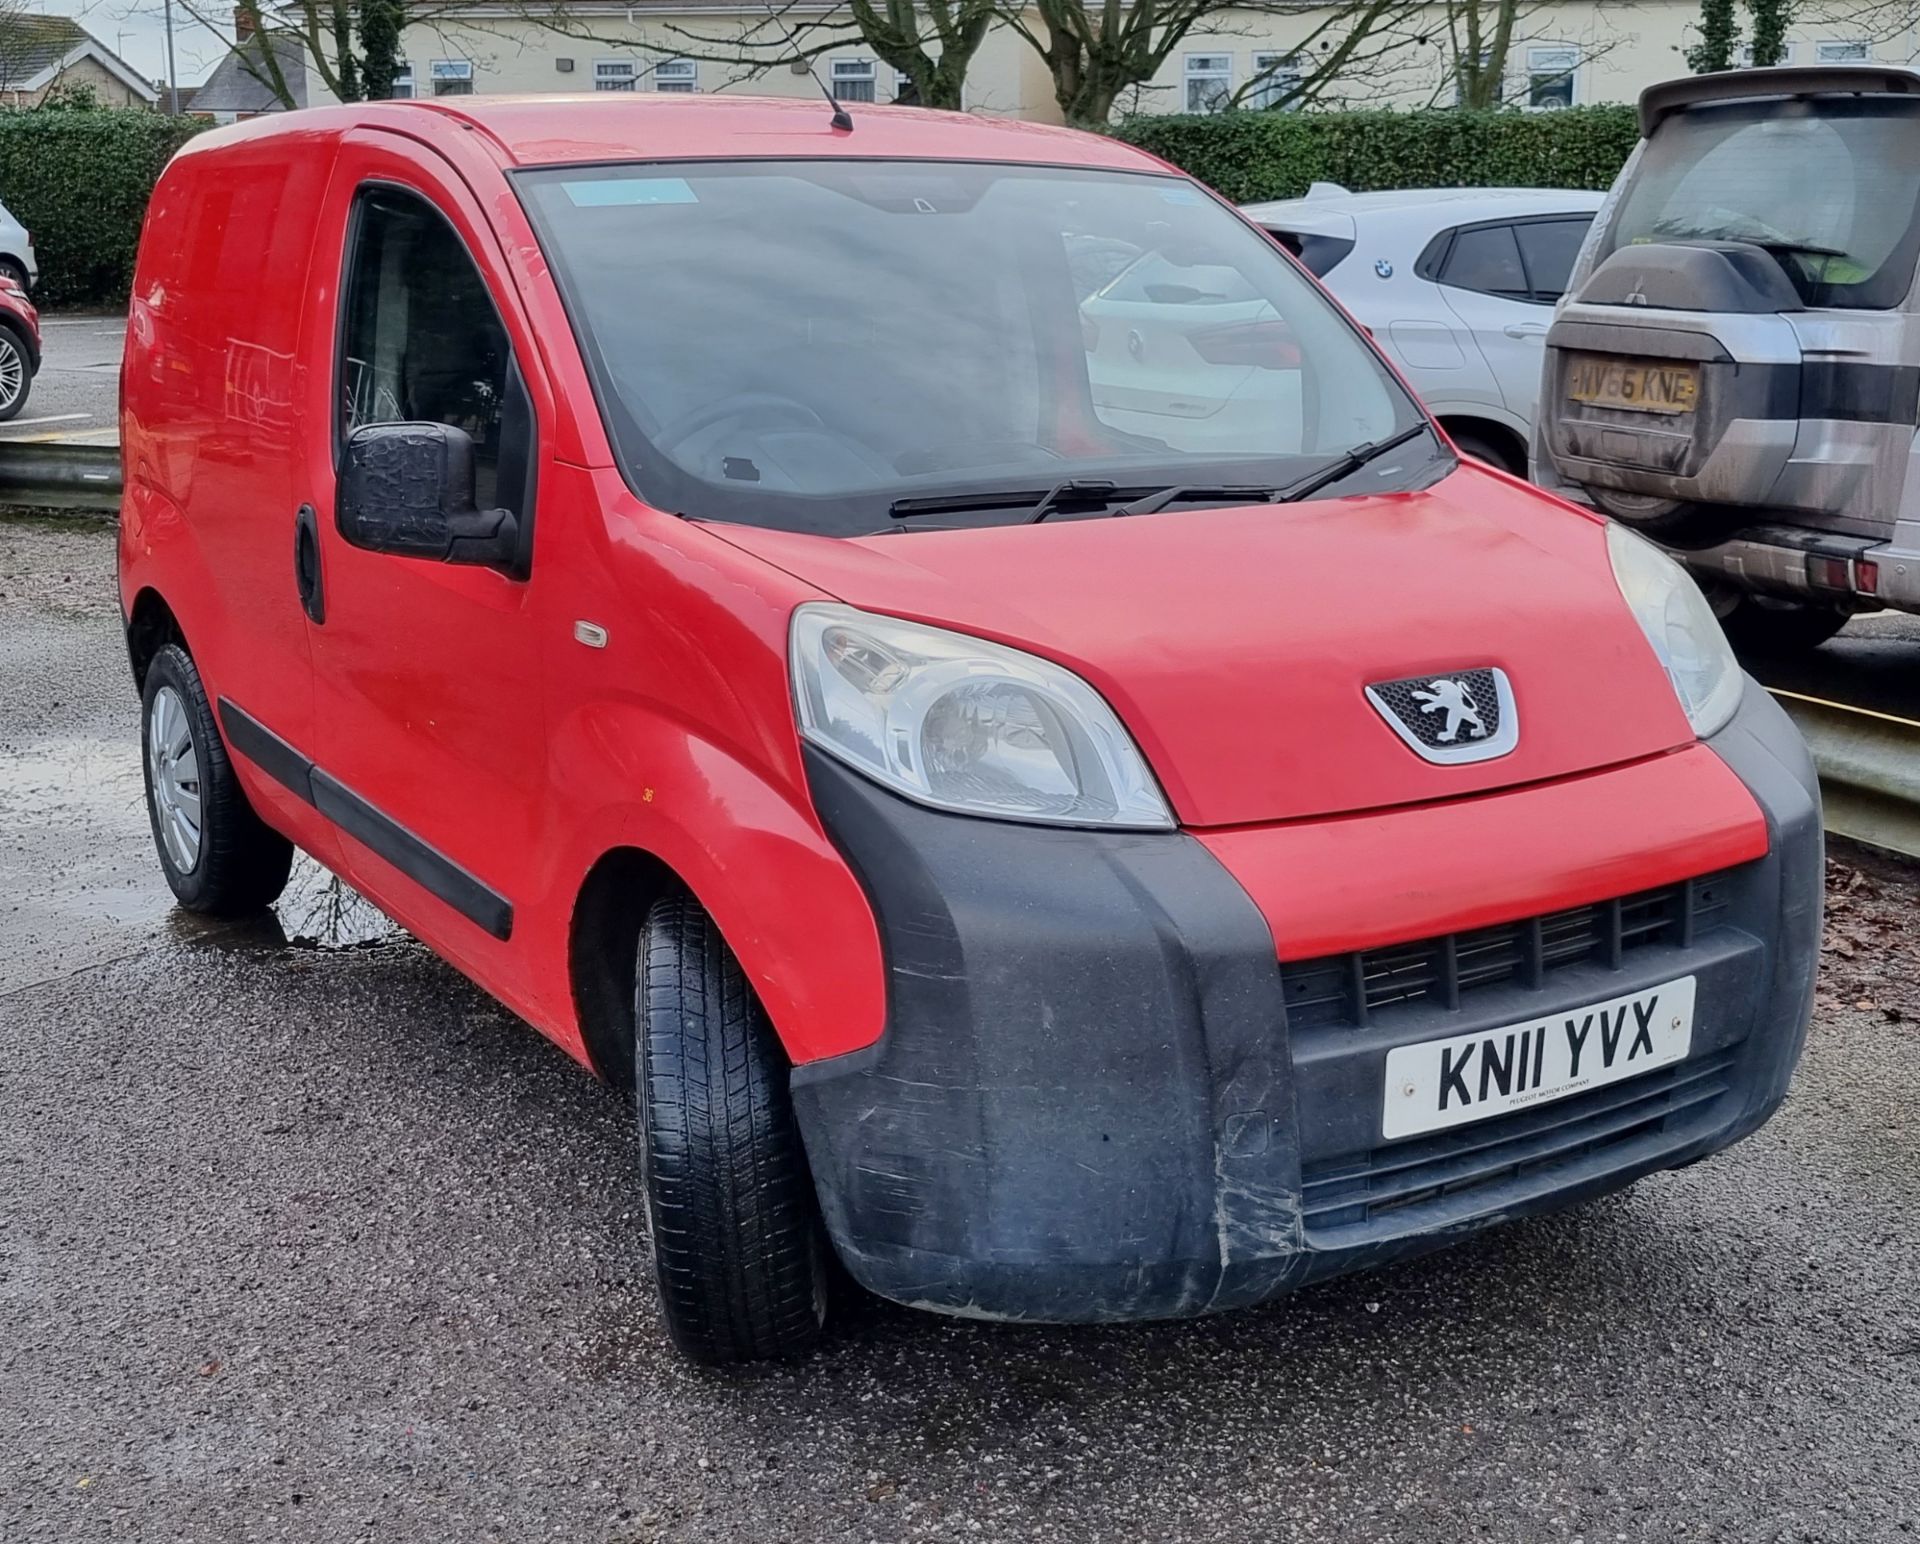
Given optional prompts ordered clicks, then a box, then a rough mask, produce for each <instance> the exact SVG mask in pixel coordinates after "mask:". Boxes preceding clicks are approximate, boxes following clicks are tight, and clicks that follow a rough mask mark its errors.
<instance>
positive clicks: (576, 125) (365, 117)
mask: <svg viewBox="0 0 1920 1544" xmlns="http://www.w3.org/2000/svg"><path fill="white" fill-rule="evenodd" d="M849 111H850V112H851V114H852V116H853V124H854V126H853V129H852V131H851V132H847V131H844V130H838V129H835V128H833V126H832V123H831V113H832V110H831V109H830V108H829V107H828V105H827V103H826V101H825V100H824V99H823V98H820V97H750V96H717V95H715V96H709V95H694V94H687V95H681V94H678V93H658V94H651V93H649V94H642V93H637V92H636V93H628V92H597V93H593V94H590V95H585V96H471V97H438V98H429V99H425V100H419V101H406V102H362V103H354V104H350V105H347V106H342V107H322V108H314V109H310V110H309V111H306V112H300V113H277V114H274V115H272V116H271V117H268V118H256V119H252V120H249V121H247V122H245V123H241V124H235V125H233V126H232V127H230V128H227V129H216V130H214V131H213V132H212V133H211V134H207V135H204V136H196V138H195V139H194V140H192V141H189V142H188V143H189V147H190V148H191V147H192V146H194V145H196V144H200V143H202V142H204V143H206V144H207V146H208V147H209V148H211V147H213V146H217V145H219V144H222V143H231V142H233V141H235V140H239V139H257V138H263V137H273V136H277V135H279V134H311V133H312V132H313V130H314V129H316V128H318V127H319V126H320V125H321V124H322V122H325V123H326V124H327V127H329V128H331V129H333V130H334V131H335V132H344V131H345V130H347V129H351V128H356V127H361V126H366V127H384V128H390V129H402V130H404V131H405V132H408V133H411V134H414V135H416V136H418V137H420V138H422V139H425V140H427V141H428V142H429V143H431V142H432V140H433V139H434V138H436V137H437V135H436V132H435V129H434V128H430V127H428V125H429V124H435V125H445V126H446V127H448V128H451V127H453V126H455V125H464V126H466V127H469V128H471V129H474V130H478V131H479V132H480V133H482V134H484V135H485V136H486V137H487V138H488V139H489V140H491V141H492V142H493V144H494V145H495V146H496V147H497V151H498V153H499V155H500V157H501V159H502V160H503V161H504V162H506V164H508V165H510V166H564V165H569V164H579V163H582V162H593V161H632V160H692V159H708V158H727V159H733V158H744V157H752V158H755V159H772V158H782V159H784V158H801V157H826V156H859V157H885V158H890V159H893V158H897V159H904V160H941V161H1008V162H1040V163H1046V164H1051V165H1067V166H1088V167H1109V168H1114V169H1120V170H1130V171H1160V172H1164V171H1166V170H1167V168H1166V166H1165V164H1164V163H1163V162H1161V161H1160V160H1158V159H1157V158H1155V157H1154V156H1151V155H1148V154H1147V153H1146V152H1145V151H1142V150H1136V149H1134V148H1132V147H1131V146H1128V145H1123V144H1121V143H1120V142H1119V141H1118V140H1115V139H1109V138H1107V137H1106V136H1104V135H1099V134H1088V133H1084V132H1081V131H1079V130H1075V129H1065V128H1057V127H1054V126H1052V125H1049V124H1039V123H1021V122H1017V121H1014V120H1012V119H1005V118H978V117H974V116H973V115H971V114H968V113H949V112H934V111H930V110H928V109H926V108H918V107H882V106H867V105H862V104H858V103H855V104H853V105H852V106H851V107H850V109H849Z"/></svg>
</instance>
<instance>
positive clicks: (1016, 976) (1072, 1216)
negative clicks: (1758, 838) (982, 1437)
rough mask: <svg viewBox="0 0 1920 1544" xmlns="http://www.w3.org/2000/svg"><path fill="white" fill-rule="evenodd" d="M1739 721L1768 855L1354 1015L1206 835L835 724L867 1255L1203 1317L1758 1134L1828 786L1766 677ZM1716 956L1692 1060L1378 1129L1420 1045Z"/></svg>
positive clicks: (1042, 1302)
mask: <svg viewBox="0 0 1920 1544" xmlns="http://www.w3.org/2000/svg"><path fill="white" fill-rule="evenodd" d="M1711 744H1712V747H1713V749H1714V750H1715V751H1716V752H1717V753H1718V754H1719V755H1720V756H1721V757H1722V759H1723V760H1725V761H1726V763H1727V764H1728V765H1729V766H1730V767H1731V768H1732V769H1733V771H1734V772H1735V773H1736V774H1737V775H1738V776H1739V777H1740V778H1741V780H1742V781H1743V782H1744V783H1745V784H1746V786H1747V787H1748V788H1749V789H1750V790H1751V791H1752V793H1753V795H1754V797H1755V799H1756V800H1757V801H1758V803H1759V804H1760V807H1761V808H1762V810H1763V811H1764V812H1765V814H1766V819H1767V825H1768V834H1769V838H1770V842H1769V851H1768V853H1767V855H1766V856H1765V857H1764V858H1761V859H1759V860H1757V861H1755V862H1752V863H1749V864H1745V865H1742V866H1741V867H1739V868H1737V869H1734V870H1730V871H1727V872H1726V873H1723V874H1720V875H1716V876H1712V877H1711V878H1710V879H1702V880H1700V881H1697V882H1692V883H1689V884H1687V885H1683V886H1680V887H1678V888H1677V895H1669V896H1666V897H1664V898H1663V899H1662V901H1661V903H1660V904H1662V905H1664V906H1666V907H1668V908H1669V909H1670V911H1671V918H1670V923H1671V925H1670V926H1665V927H1664V928H1662V929H1657V930H1650V931H1648V932H1647V934H1646V935H1645V936H1644V937H1642V938H1640V940H1639V942H1640V943H1641V947H1637V948H1634V949H1632V950H1631V952H1626V953H1623V952H1622V951H1621V949H1620V948H1619V946H1618V941H1617V937H1616V938H1615V940H1614V943H1613V947H1612V948H1611V949H1609V948H1608V947H1607V946H1606V943H1605V942H1604V940H1603V941H1602V942H1601V943H1600V944H1599V945H1597V948H1596V952H1594V953H1592V954H1591V955H1587V956H1581V957H1580V958H1577V959H1571V960H1569V961H1567V962H1565V963H1564V964H1563V965H1562V966H1561V967H1560V968H1555V969H1552V970H1547V971H1542V970H1540V969H1538V968H1535V969H1533V970H1532V971H1530V972H1529V971H1524V970H1516V971H1515V972H1514V973H1512V974H1511V975H1509V976H1508V977H1505V978H1501V979H1495V980H1493V981H1490V982H1488V983H1486V984H1483V985H1479V986H1476V987H1475V988H1474V989H1473V990H1471V991H1468V992H1465V993H1459V994H1456V1000H1457V1001H1458V1004H1459V1006H1458V1007H1456V1008H1447V1007H1444V1006H1442V1005H1440V1004H1438V1003H1437V1002H1436V1001H1435V1000H1434V998H1432V997H1431V996H1428V997H1421V998H1417V999H1415V1000H1413V1001H1409V1002H1402V1003H1399V1004H1395V1005H1392V1006H1388V1007H1386V1008H1384V1009H1375V1010H1373V1011H1368V1010H1367V1009H1366V1008H1365V1007H1361V1008H1359V1009H1357V1010H1356V1009H1352V1008H1351V1007H1350V1008H1349V1009H1346V1010H1334V1012H1333V1016H1332V1019H1329V1017H1328V1010H1327V1009H1326V1006H1325V1003H1324V1002H1321V1003H1320V1004H1319V1005H1318V1006H1317V1007H1316V1009H1315V1010H1314V1011H1313V1012H1311V1013H1310V1012H1309V1011H1308V1010H1307V1009H1306V1007H1305V1006H1304V1005H1303V1003H1302V1001H1301V995H1300V994H1301V992H1302V991H1310V990H1311V987H1312V982H1313V980H1314V979H1315V976H1314V973H1313V971H1312V970H1311V969H1308V968H1304V967H1303V968H1302V969H1301V970H1298V971H1289V972H1283V971H1282V969H1281V968H1280V967H1278V966H1277V965H1276V964H1275V960H1274V948H1273V941H1272V937H1271V935H1270V933H1269V932H1268V929H1267V926H1266V923H1265V921H1264V919H1263V918H1262V917H1261V915H1260V913H1259V911H1258V910H1257V909H1256V908H1255V906H1254V904H1253V902H1252V901H1251V900H1250V899H1249V898H1248V896H1247V895H1246V893H1245V891H1243V890H1242V889H1241V888H1240V886H1239V884H1238V883H1237V882H1236V881H1235V880H1234V879H1233V878H1232V876H1231V875H1229V874H1228V873H1227V871H1226V870H1225V869H1224V868H1222V867H1221V866H1220V864H1219V863H1218V862H1217V861H1216V860H1215V859H1214V858H1213V856H1212V855H1211V854H1210V853H1209V852H1208V851H1207V850H1206V849H1205V848H1204V847H1203V846H1201V844H1200V843H1198V842H1197V841H1195V840H1193V839H1192V838H1191V837H1188V836H1184V835H1181V834H1157V833H1156V834H1133V833H1100V832H1090V831H1063V830H1048V829H1044V828H1038V827H1023V826H1013V825H1006V824H999V823H995V822H991V821H983V820H974V819H968V818H965V817H959V816H951V815H943V814H939V813H936V812H934V811H931V810H927V809H923V808H920V807H919V806H917V805H914V804H911V803H908V802H907V801H905V800H901V799H898V798H896V797H894V796H892V795H890V794H887V793H885V792H883V791H881V790H879V789H877V788H875V787H874V786H872V785H871V784H869V783H867V782H865V781H864V780H863V779H861V778H858V777H856V776H854V775H853V774H851V773H849V772H847V771H845V770H844V769H843V768H841V767H840V766H839V765H838V764H837V763H835V762H833V761H831V760H829V759H828V758H826V757H824V756H820V755H817V754H815V753H813V752H812V751H809V752H808V763H807V765H808V775H809V778H810V781H811V785H812V791H813V796H814V801H815V805H816V807H817V809H818V810H819V813H820V816H821V819H822V820H823V821H824V822H825V824H826V827H827V829H828V831H829V832H830V833H831V834H832V836H833V838H834V839H835V841H836V842H837V843H838V844H839V845H840V847H841V850H842V851H843V852H844V853H845V854H846V856H847V858H848V860H849V862H850V863H851V864H852V865H853V866H854V868H855V870H856V872H857V873H858V874H859V876H860V879H861V881H862V883H863V884H864V885H865V886H866V889H867V893H868V895H869V896H870V897H871V898H872V901H873V907H874V912H875V916H876V917H877V919H878V921H879V925H880V930H881V939H882V945H883V948H884V951H885V955H886V960H887V967H888V1022H887V1028H886V1032H885V1033H884V1034H883V1036H882V1037H881V1039H880V1040H879V1041H878V1042H877V1043H876V1044H874V1045H872V1046H870V1047H867V1048H866V1049H864V1050H861V1051H858V1052H855V1053H852V1054H851V1055H848V1056H844V1057H837V1058H833V1059H831V1060H829V1061H824V1062H814V1063H809V1064H807V1065H805V1066H802V1067H800V1068H798V1069H796V1071H795V1072H794V1074H793V1099H794V1107H795V1110H796V1112H797V1114H798V1117H799V1120H800V1124H801V1130H802V1133H803V1136H804V1138H805V1142H806V1147H807V1155H808V1158H809V1160H810V1162H811V1164H812V1166H813V1172H814V1178H815V1181H816V1183H817V1185H818V1188H819V1192H820V1202H821V1208H822V1211H823V1213H824V1215H825V1218H826V1224H827V1229H828V1232H829V1234H830V1235H831V1236H832V1239H833V1242H834V1245H835V1247H836V1248H837V1250H838V1252H839V1254H840V1256H841V1258H842V1260H843V1261H844V1262H845V1264H846V1266H847V1268H848V1269H849V1270H850V1271H851V1272H852V1273H853V1275H854V1276H855V1277H856V1278H857V1279H858V1280H859V1281H860V1282H861V1283H862V1284H863V1285H865V1286H866V1287H868V1288H869V1289H871V1290H872V1291H874V1292H877V1293H879V1294H880V1295H882V1296H884V1297H888V1298H892V1299H895V1300H896V1301H899V1302H903V1303H910V1304H914V1305H916V1306H920V1307H925V1308H932V1309H937V1310H942V1311H945V1312H950V1313H959V1314H972V1315H979V1316H983V1317H991V1318H1005V1319H1034V1320H1053V1321H1096V1320H1112V1319H1136V1318H1169V1317H1178V1316H1181V1315H1186V1314H1195V1313H1203V1312H1207V1311H1210V1310H1215V1309H1224V1308H1231V1307H1237V1306H1242V1305H1245V1304H1249V1303H1255V1302H1259V1301H1261V1300H1263V1299H1265V1298H1269V1297H1272V1296H1274V1295H1276V1294H1278V1293H1281V1292H1284V1291H1286V1290H1288V1289H1290V1288H1292V1287H1295V1286H1298V1285H1300V1284H1301V1283H1303V1282H1306V1281H1311V1280H1315V1279H1318V1278H1320V1277H1324V1276H1329V1275H1333V1274H1337V1273H1339V1272H1342V1271H1347V1270H1352V1269H1355V1268H1358V1267H1361V1266H1366V1265H1371V1264H1376V1263H1379V1262H1382V1261H1385V1260H1389V1259H1395V1258H1399V1257H1402V1256H1405V1255H1408V1254H1412V1253H1416V1252H1418V1251H1420V1250H1422V1249H1426V1248H1430V1247H1433V1246H1434V1245H1435V1244H1438V1243H1441V1242H1444V1241H1445V1240H1446V1239H1448V1238H1449V1237H1453V1236H1457V1235H1458V1234H1459V1233H1461V1232H1462V1231H1465V1230H1469V1229H1472V1228H1475V1227H1479V1226H1483V1225H1485V1224H1488V1223H1491V1222H1494V1221H1499V1220H1505V1219H1509V1218H1513V1217H1518V1216H1524V1215H1527V1214H1529V1213H1533V1212H1539V1211H1546V1210H1551V1209H1554V1208H1557V1207H1562V1206H1566V1205H1568V1204H1571V1203H1573V1202H1576V1201H1579V1200H1581V1199H1584V1198H1586V1197H1589V1196H1593V1195H1597V1194H1600V1193H1603V1192H1605V1191H1608V1190H1612V1189H1616V1188H1618V1187H1619V1186H1621V1185H1624V1184H1627V1183H1630V1182H1631V1181H1632V1180H1634V1179H1636V1178H1638V1177H1639V1176H1640V1175H1642V1174H1645V1173H1648V1172H1650V1171H1652V1170H1655V1169H1661V1168H1673V1167H1677V1166H1679V1165H1681V1164H1685V1163H1690V1162H1692V1161H1694V1160H1695V1159H1698V1158H1700V1157H1702V1156H1704V1155H1706V1154H1707V1153H1710V1152H1713V1151H1715V1150H1717V1149H1719V1148H1721V1147H1725V1146H1726V1145H1727V1144H1729V1143H1731V1142H1734V1141H1736V1140H1738V1139H1739V1138H1740V1137H1742V1136H1745V1135H1746V1134H1747V1133H1749V1132H1750V1131H1752V1130H1753V1129H1754V1128H1755V1127H1757V1126H1759V1125H1760V1124H1761V1122H1763V1121H1764V1120H1765V1119H1766V1118H1767V1116H1768V1115H1770V1114H1771V1113H1772V1112H1773V1110H1774V1109H1775V1108H1776V1107H1777V1106H1778V1104H1779V1102H1780V1100H1781V1098H1782V1097H1783V1096H1784V1095H1785V1093H1786V1089H1787V1083H1788V1079H1789V1077H1790V1076H1791V1074H1792V1071H1793V1067H1794V1064H1795V1062H1796V1061H1797V1060H1798V1057H1799V1054H1800V1048H1801V1045H1802V1043H1803V1041H1804V1038H1805V1034H1806V1025H1807V1018H1808V1014H1809V1011H1810V1009H1811V1004H1812V996H1813V979H1814V971H1815V966H1816V963H1817V951H1818V939H1819V926H1820V897H1821V884H1822V864H1821V858H1822V850H1821V828H1820V805H1819V793H1818V788H1817V785H1816V783H1815V780H1814V773H1813V768H1812V765H1811V762H1810V761H1809V759H1808V757H1807V754H1806V749H1805V746H1804V745H1803V744H1802V742H1801V740H1800V737H1799V735H1798V733H1797V732H1796V731H1795V730H1794V728H1793V726H1792V725H1791V723H1790V722H1789V721H1788V720H1787V718H1786V716H1785V715H1784V714H1783V713H1782V712H1781V711H1780V710H1779V709H1778V707H1776V706H1775V704H1774V703H1773V701H1772V700H1771V699H1770V698H1768V697H1767V696H1766V694H1765V693H1764V692H1762V691H1760V689H1759V688H1758V687H1755V686H1752V685H1749V687H1748V689H1747V695H1746V699H1745V701H1744V703H1743V704H1742V707H1741V711H1740V713H1739V715H1738V716H1737V717H1736V718H1735V720H1734V721H1733V723H1732V724H1730V725H1729V726H1728V727H1727V728H1726V729H1725V730H1724V731H1722V732H1721V733H1720V734H1719V735H1717V736H1716V737H1715V738H1714V739H1713V741H1712V742H1711ZM1639 914H1640V913H1637V912H1634V911H1631V910H1630V911H1629V912H1628V913H1627V915H1629V916H1634V915H1639ZM1609 915H1611V916H1612V917H1613V918H1615V919H1617V918H1618V916H1619V915H1620V912H1619V909H1618V908H1616V909H1614V911H1613V912H1612V913H1610V914H1609ZM1583 925H1584V924H1583ZM1596 925H1598V924H1596ZM1614 925H1615V932H1616V934H1617V932H1618V926H1617V920H1616V922H1615V924H1614ZM1463 936H1464V935H1463ZM1532 936H1533V937H1534V938H1536V939H1537V938H1538V937H1539V936H1540V934H1539V931H1538V930H1537V929H1536V930H1535V932H1534V934H1533V935H1532ZM1548 936H1556V935H1553V934H1549V935H1548ZM1537 953H1538V950H1537V946H1536V954H1537ZM1315 964H1316V965H1319V966H1325V965H1326V964H1327V962H1315ZM1688 973H1691V974H1693V975H1694V976H1695V977H1696V978H1697V980H1698V985H1699V992H1698V999H1697V1001H1698V1007H1697V1010H1696V1024H1695V1028H1694V1039H1693V1046H1692V1051H1691V1054H1690V1055H1689V1057H1688V1059H1687V1060H1686V1061H1684V1062H1680V1063H1677V1064H1675V1065H1674V1066H1672V1067H1670V1068H1667V1069H1664V1070H1663V1071H1661V1072H1657V1073H1651V1074H1645V1075H1642V1076H1641V1077H1639V1078H1635V1079H1631V1080H1629V1081H1627V1082H1624V1083H1620V1084H1614V1085H1610V1086H1608V1087H1606V1088H1603V1089H1598V1090H1595V1091H1593V1092H1590V1093H1587V1094H1582V1095H1579V1096H1575V1097H1573V1098H1569V1099H1565V1100H1562V1101H1559V1102H1557V1103H1554V1104H1549V1105H1545V1106H1540V1107H1537V1108H1534V1109H1531V1110H1527V1111H1522V1112H1516V1113H1514V1114H1511V1115H1506V1116H1500V1117H1494V1118H1492V1119H1489V1120H1487V1121H1484V1122H1480V1123H1477V1124H1474V1125H1471V1126H1466V1127H1462V1128H1458V1129H1457V1130H1455V1131H1452V1132H1446V1133H1440V1134H1437V1135H1435V1136H1430V1137H1422V1138H1414V1139H1411V1140H1409V1141H1404V1142H1396V1143H1392V1144H1383V1143H1382V1142H1381V1140H1380V1139H1379V1137H1378V1135H1377V1131H1378V1116H1379V1101H1380V1097H1381V1088H1382V1082H1383V1069H1384V1063H1385V1057H1386V1052H1387V1050H1388V1048H1390V1047H1391V1046H1393V1045H1396V1044H1409V1043H1413V1042H1416V1041H1422V1040H1429V1039H1436V1038H1440V1037H1443V1036H1448V1035H1454V1034H1466V1033H1468V1032H1471V1031H1474V1030H1478V1029H1483V1028H1485V1029H1491V1028H1494V1027H1497V1026H1501V1025H1507V1024H1512V1023H1515V1022H1517V1021H1520V1020H1523V1019H1526V1018H1530V1017H1534V1016H1537V1015H1544V1014H1547V1013H1551V1012H1554V1011H1556V1010H1558V1009H1562V1008H1568V1009H1570V1008H1574V1007H1577V1006H1580V1005H1582V1004H1588V1003H1593V1002H1595V1001H1599V1000H1602V999H1605V998H1608V997H1612V996H1616V995H1618V994H1620V993H1623V992H1627V991H1631V990H1635V989H1637V988H1638V987H1640V986H1650V985H1655V984H1658V983H1660V982H1663V981H1667V980H1671V979H1673V978H1674V977H1677V976H1681V975H1685V974H1688ZM1290 986H1291V990H1292V996H1293V999H1294V1008H1293V1016H1292V1018H1291V1019H1290V1014H1289V989H1290ZM1343 1012H1344V1013H1345V1018H1344V1019H1342V1018H1341V1014H1342V1013H1343ZM1356 1018H1357V1019H1358V1020H1359V1021H1360V1022H1358V1023H1355V1022H1352V1020H1354V1019H1356ZM1296 1021H1297V1022H1296Z"/></svg>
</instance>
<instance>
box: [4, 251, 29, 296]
mask: <svg viewBox="0 0 1920 1544" xmlns="http://www.w3.org/2000/svg"><path fill="white" fill-rule="evenodd" d="M0 279H11V280H12V281H13V282H14V283H15V284H16V285H18V286H19V288H20V293H21V294H23V295H24V294H25V293H26V292H27V270H26V268H25V267H24V266H23V265H22V264H21V263H20V261H19V260H18V259H17V258H11V257H0Z"/></svg>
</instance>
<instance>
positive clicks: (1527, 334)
mask: <svg viewBox="0 0 1920 1544" xmlns="http://www.w3.org/2000/svg"><path fill="white" fill-rule="evenodd" d="M1500 330H1501V331H1502V332H1504V333H1505V334H1506V335H1507V336H1508V337H1509V338H1544V337H1545V336H1546V335H1547V324H1546V323H1545V322H1508V323H1507V325H1506V326H1504V327H1502V328H1501V329H1500Z"/></svg>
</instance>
